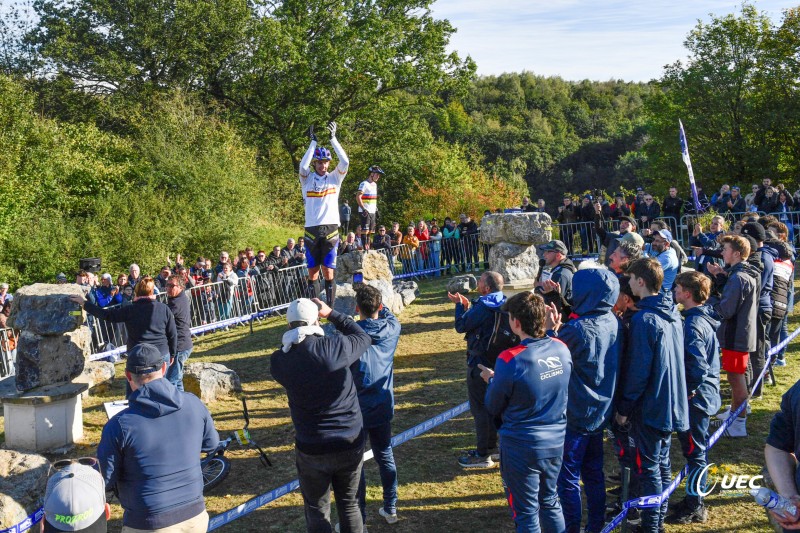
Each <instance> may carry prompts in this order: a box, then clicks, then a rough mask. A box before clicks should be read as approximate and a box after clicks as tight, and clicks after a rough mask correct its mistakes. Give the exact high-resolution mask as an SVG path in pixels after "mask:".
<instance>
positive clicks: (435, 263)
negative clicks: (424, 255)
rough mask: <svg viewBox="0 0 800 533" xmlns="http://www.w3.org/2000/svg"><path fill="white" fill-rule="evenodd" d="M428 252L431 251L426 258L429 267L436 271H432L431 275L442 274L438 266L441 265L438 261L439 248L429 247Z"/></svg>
mask: <svg viewBox="0 0 800 533" xmlns="http://www.w3.org/2000/svg"><path fill="white" fill-rule="evenodd" d="M430 253H431V255H429V256H428V260H429V261H430V263H431V268H433V269H435V270H436V272H434V273H433V275H434V276H436V277H437V278H438V277H439V276H441V275H442V271H441V270H440V268H441V267H442V265H441V262H440V253H441V252H440V251H439V250H434V249H432V248H431V252H430Z"/></svg>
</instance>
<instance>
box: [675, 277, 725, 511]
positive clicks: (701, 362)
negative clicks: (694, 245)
mask: <svg viewBox="0 0 800 533" xmlns="http://www.w3.org/2000/svg"><path fill="white" fill-rule="evenodd" d="M710 294H711V280H710V279H709V277H708V276H706V275H705V274H701V273H700V272H684V273H683V274H680V275H679V276H678V277H677V278H675V301H676V302H677V303H679V304H682V305H683V317H684V323H683V333H684V335H683V361H684V367H685V370H686V388H687V391H688V400H689V431H683V432H680V433H678V438H679V439H680V441H681V448H682V449H683V456H684V457H686V461H687V463H688V464H689V475H688V476H686V480H687V483H686V486H687V488H688V489H689V490H687V494H686V497H685V498H684V499H683V501H682V502H680V503H679V504H678V506H677V507H676V508H675V509H674V512H673V514H672V515H671V516H670V518H669V520H670V522H672V523H676V524H690V523H692V522H705V521H706V520H707V519H708V511H707V510H706V507H705V505H703V497H702V496H701V493H702V492H701V491H702V490H705V477H704V476H703V477H702V478H701V477H700V474H701V473H702V472H703V470H704V469H705V467H706V448H707V446H708V425H709V419H710V417H711V416H712V415H713V414H714V413H716V412H717V411H719V408H720V406H721V404H722V402H721V399H720V395H719V341H718V340H717V333H716V332H717V329H718V328H719V326H720V321H719V318H717V316H716V313H714V310H713V309H712V308H711V307H709V306H707V305H703V304H704V303H705V302H706V300H708V297H709V295H710ZM698 489H699V490H698Z"/></svg>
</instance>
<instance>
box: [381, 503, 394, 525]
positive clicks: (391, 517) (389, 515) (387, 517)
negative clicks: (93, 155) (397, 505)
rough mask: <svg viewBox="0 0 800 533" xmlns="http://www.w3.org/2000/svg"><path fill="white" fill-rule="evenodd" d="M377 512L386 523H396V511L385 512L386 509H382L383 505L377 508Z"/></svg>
mask: <svg viewBox="0 0 800 533" xmlns="http://www.w3.org/2000/svg"><path fill="white" fill-rule="evenodd" d="M378 514H379V515H381V516H382V517H383V518H384V519H385V520H386V523H387V524H396V523H397V520H398V518H397V512H394V513H387V512H386V511H384V509H383V507H381V508H380V509H378Z"/></svg>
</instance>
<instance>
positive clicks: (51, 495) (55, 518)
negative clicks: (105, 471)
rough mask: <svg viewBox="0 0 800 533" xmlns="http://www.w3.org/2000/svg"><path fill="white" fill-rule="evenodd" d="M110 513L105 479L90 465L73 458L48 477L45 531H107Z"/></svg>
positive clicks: (99, 532)
mask: <svg viewBox="0 0 800 533" xmlns="http://www.w3.org/2000/svg"><path fill="white" fill-rule="evenodd" d="M92 460H93V459H92ZM110 516H111V507H110V506H109V505H108V503H106V486H105V481H104V480H103V476H101V475H100V472H98V471H97V470H95V469H94V468H92V467H91V466H89V465H85V464H81V463H79V462H70V463H69V464H68V465H66V466H64V467H61V468H56V470H55V472H54V473H53V475H52V476H50V479H48V480H47V489H46V491H45V493H44V519H43V520H42V521H41V526H40V531H41V532H42V533H55V532H60V531H72V532H82V533H105V532H106V531H108V524H107V522H108V519H109V517H110Z"/></svg>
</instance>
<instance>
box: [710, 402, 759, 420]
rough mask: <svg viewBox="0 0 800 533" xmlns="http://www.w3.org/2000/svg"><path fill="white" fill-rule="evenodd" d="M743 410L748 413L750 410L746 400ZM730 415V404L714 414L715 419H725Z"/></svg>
mask: <svg viewBox="0 0 800 533" xmlns="http://www.w3.org/2000/svg"><path fill="white" fill-rule="evenodd" d="M745 412H746V413H747V414H748V415H749V414H750V413H751V412H752V409H751V407H750V402H747V407H745ZM729 416H731V406H730V405H729V406H728V407H727V408H726V409H725V410H724V411H722V412H721V413H719V414H718V415H716V416H715V418H716V419H717V420H727V419H728V417H729Z"/></svg>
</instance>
